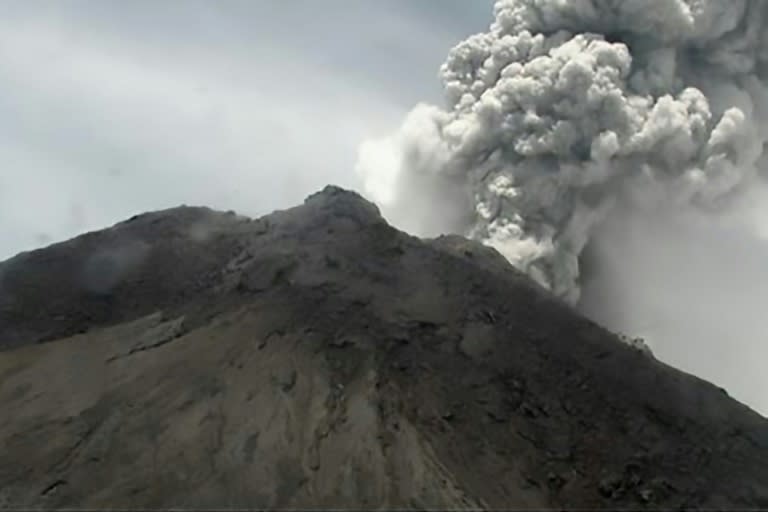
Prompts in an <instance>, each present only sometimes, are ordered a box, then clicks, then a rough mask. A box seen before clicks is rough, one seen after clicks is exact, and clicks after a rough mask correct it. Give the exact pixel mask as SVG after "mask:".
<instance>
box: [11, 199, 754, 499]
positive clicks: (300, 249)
mask: <svg viewBox="0 0 768 512" xmlns="http://www.w3.org/2000/svg"><path fill="white" fill-rule="evenodd" d="M124 247H129V248H132V249H131V250H129V251H128V252H129V253H130V257H129V258H123V259H122V260H121V259H120V257H114V258H113V257H112V256H110V258H111V259H109V258H108V259H109V261H111V262H113V263H114V261H117V260H120V261H128V264H127V265H126V266H125V268H121V269H120V271H119V272H115V269H114V266H110V265H111V264H110V265H106V266H103V268H102V267H99V268H102V270H104V269H106V270H104V271H105V272H107V273H108V274H109V276H108V277H109V278H108V279H102V275H101V274H100V272H101V271H100V272H96V273H94V271H93V267H88V265H90V264H91V262H93V261H94V259H93V258H95V257H96V256H94V255H104V254H107V255H115V254H117V255H121V254H122V253H121V249H120V248H124ZM136 248H141V250H136ZM137 255H138V256H137ZM139 256H140V257H139ZM121 257H122V256H121ZM98 258H101V256H98ZM98 258H97V259H98ZM99 261H101V260H99ZM84 265H85V266H86V267H87V268H88V269H89V270H88V271H86V272H85V273H84V272H83V269H84V268H85V267H84ZM99 265H101V263H100V264H99ZM0 274H2V275H3V280H2V295H0V347H2V351H1V352H0V405H1V406H2V409H3V411H4V414H3V418H4V419H3V420H2V421H0V440H2V446H3V450H2V451H0V504H2V506H3V507H5V508H58V507H66V508H73V507H78V508H80V507H84V508H100V507H110V508H115V507H118V508H187V507H189V508H192V507H194V508H207V507H211V508H221V507H233V508H291V509H298V508H316V507H320V508H345V507H346V508H381V507H384V508H412V507H415V508H431V509H436V508H439V509H456V508H474V509H477V508H505V509H510V508H531V509H545V508H570V507H575V508H590V509H600V508H604V509H610V510H615V509H617V508H640V509H641V508H649V509H670V508H681V507H686V508H688V507H705V508H760V507H763V508H764V507H767V506H768V463H767V462H766V461H768V422H767V421H766V420H765V418H762V417H761V416H759V415H758V414H756V413H754V412H753V411H751V410H750V409H749V408H747V407H745V406H743V405H742V404H740V403H738V402H736V401H734V400H732V399H731V398H729V397H728V396H727V395H726V394H724V393H723V392H722V390H720V389H719V388H717V387H715V386H713V385H711V384H709V383H707V382H704V381H702V380H700V379H697V378H695V377H693V376H690V375H687V374H684V373H682V372H680V371H677V370H675V369H673V368H670V367H668V366H666V365H664V364H662V363H660V362H659V361H657V360H655V359H654V358H653V357H652V355H650V354H648V353H646V352H644V351H642V350H638V349H637V348H635V347H633V346H630V345H629V344H627V343H625V342H622V341H621V340H620V339H619V338H618V337H617V336H615V335H613V334H611V333H609V332H607V331H606V330H604V329H602V328H600V327H599V326H597V325H595V324H594V323H592V322H590V321H588V320H586V319H584V318H581V317H579V316H578V315H577V314H576V313H575V312H574V311H573V310H572V309H571V308H570V307H569V306H568V305H567V304H565V303H564V302H562V301H560V300H558V299H556V298H554V297H553V296H552V295H551V294H549V293H548V292H547V291H545V290H544V289H543V288H542V287H541V286H539V285H538V284H536V283H534V282H533V281H531V280H529V279H528V278H527V277H526V276H524V275H523V274H522V273H520V272H518V271H516V270H514V269H513V268H512V267H511V266H510V265H509V264H507V262H506V261H505V260H504V258H503V257H501V255H499V254H498V253H497V252H496V251H494V250H493V249H489V248H487V247H483V246H481V245H479V244H476V243H474V242H471V241H468V240H466V239H463V238H460V237H455V236H451V237H441V238H438V239H434V240H420V239H417V238H414V237H411V236H408V235H406V234H404V233H401V232H399V231H397V230H395V229H393V228H392V227H390V226H388V225H387V224H386V222H384V220H383V219H382V218H381V216H380V215H379V214H378V211H377V209H376V207H375V206H373V205H372V204H370V203H368V202H366V201H364V200H363V199H362V198H361V197H359V196H358V195H356V194H354V193H352V192H347V191H344V190H341V189H338V188H335V187H328V188H326V189H324V190H323V191H322V192H319V193H317V194H315V195H313V196H311V197H310V198H308V199H307V200H306V201H305V203H304V204H303V205H301V206H298V207H296V208H292V209H289V210H285V211H279V212H275V213H273V214H271V215H269V216H266V217H264V218H261V219H257V220H250V219H244V218H241V217H238V216H236V215H232V214H224V213H218V212H215V211H212V210H209V209H205V208H189V207H182V208H176V209H171V210H165V211H161V212H155V213H149V214H144V215H140V216H137V217H135V218H133V219H132V220H130V221H128V222H124V223H121V224H118V225H116V226H114V227H112V228H110V229H107V230H103V231H100V232H95V233H89V234H86V235H83V236H81V237H78V238H76V239H74V240H70V241H68V242H65V243H62V244H57V245H53V246H51V247H48V248H46V249H42V250H39V251H33V252H30V253H24V254H20V255H18V256H17V257H15V258H12V259H11V260H8V261H6V262H4V263H0ZM94 283H97V284H99V286H96V287H94ZM105 283H106V285H105ZM102 285H103V286H102Z"/></svg>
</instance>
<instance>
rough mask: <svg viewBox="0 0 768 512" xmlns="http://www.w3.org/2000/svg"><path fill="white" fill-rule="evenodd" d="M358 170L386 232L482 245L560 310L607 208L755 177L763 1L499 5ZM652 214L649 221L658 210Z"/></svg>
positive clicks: (699, 199)
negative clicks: (433, 92)
mask: <svg viewBox="0 0 768 512" xmlns="http://www.w3.org/2000/svg"><path fill="white" fill-rule="evenodd" d="M494 15H495V19H494V21H493V23H492V24H491V26H490V29H489V30H488V32H485V33H481V34H477V35H474V36H472V37H469V38H468V39H466V40H465V41H463V42H461V43H459V44H458V45H457V46H456V47H455V48H453V49H452V50H451V51H450V53H449V55H448V58H447V60H446V62H445V63H444V64H443V65H442V67H441V69H440V76H441V78H442V82H443V85H444V89H445V97H446V104H445V105H444V106H443V107H438V106H433V105H426V104H421V105H418V106H417V107H415V108H414V109H413V110H412V111H411V113H410V114H409V115H408V116H407V119H406V120H405V122H404V123H403V125H402V127H401V128H400V129H399V131H398V132H397V133H395V134H394V135H392V136H391V137H389V138H386V139H383V140H375V141H368V142H366V143H364V144H363V145H362V147H361V149H360V156H359V161H358V171H359V172H360V173H361V174H362V176H363V177H364V179H365V186H366V190H367V193H368V194H369V195H370V196H371V197H372V198H373V199H374V200H375V201H377V202H378V203H379V204H380V205H381V206H382V209H383V211H384V213H385V215H387V216H388V217H389V218H390V220H392V221H393V222H395V223H396V224H399V225H401V226H402V227H404V228H406V229H410V230H412V231H416V232H417V233H418V234H430V232H436V231H459V232H464V233H465V234H467V235H469V236H471V237H473V238H475V239H478V240H481V241H483V242H484V243H486V244H488V245H491V246H493V247H495V248H497V249H498V250H499V251H500V252H501V253H502V254H504V255H505V256H506V257H507V258H508V259H509V260H510V261H511V262H512V263H513V264H514V265H516V266H517V267H519V268H521V269H523V270H524V271H526V272H527V273H528V274H529V275H530V276H532V277H533V278H534V279H536V280H537V281H539V282H540V283H541V284H542V285H544V286H546V287H548V288H549V289H551V290H552V291H553V292H555V293H556V294H558V295H560V296H562V297H564V298H565V299H566V300H569V301H571V302H572V303H576V302H577V301H578V299H579V296H580V283H581V280H580V257H581V255H582V253H583V251H584V249H585V247H586V246H587V244H588V243H589V242H590V240H591V239H592V237H593V235H594V233H595V231H596V230H597V229H598V228H599V226H600V225H601V224H603V223H604V221H605V220H606V219H607V218H608V216H610V215H611V214H612V212H615V211H616V209H617V208H618V206H617V205H620V206H621V207H622V209H623V210H626V209H627V208H632V209H635V210H645V211H653V212H659V211H664V210H665V209H669V210H670V211H673V210H674V211H677V210H680V209H691V210H695V211H700V212H703V213H702V214H705V213H707V212H720V211H722V210H724V209H728V207H729V204H730V203H732V202H733V201H734V197H739V195H740V194H741V192H742V191H743V190H744V189H745V188H747V187H749V186H750V184H751V183H752V182H753V180H754V179H756V177H757V175H758V169H760V168H761V167H763V165H762V164H763V163H764V160H765V155H764V145H765V143H766V141H768V89H767V88H766V81H765V80H766V77H768V75H767V74H766V72H767V71H768V67H767V66H766V63H767V61H768V32H767V31H764V30H763V27H764V26H765V23H766V21H768V20H767V19H766V17H767V16H768V2H765V1H763V0H728V1H723V0H569V1H563V0H498V1H497V2H496V4H495V6H494ZM662 218H663V216H662Z"/></svg>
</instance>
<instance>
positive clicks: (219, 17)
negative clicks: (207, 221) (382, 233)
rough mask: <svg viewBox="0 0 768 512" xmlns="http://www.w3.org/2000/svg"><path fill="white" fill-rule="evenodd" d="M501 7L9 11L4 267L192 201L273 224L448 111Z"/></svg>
mask: <svg viewBox="0 0 768 512" xmlns="http://www.w3.org/2000/svg"><path fill="white" fill-rule="evenodd" d="M491 3H492V2H491V1H490V0H489V1H487V2H463V1H459V0H451V1H441V2H418V1H415V2H414V1H411V0H390V1H387V2H379V1H372V0H365V1H363V0H326V1H323V2H317V1H315V0H294V1H291V2H272V1H250V0H243V1H240V0H227V1H222V2H208V1H198V0H187V1H183V2H182V1H173V0H168V1H163V2H157V1H154V0H132V1H130V2H125V1H122V0H106V1H99V2H92V1H78V0H65V1H43V0H39V1H33V2H29V1H27V0H23V1H15V0H10V1H6V2H4V8H3V11H4V12H3V16H2V18H0V234H1V235H0V260H2V259H5V258H8V257H10V256H12V255H14V254H16V253H18V252H20V251H23V250H28V249H33V248H37V247H41V246H45V245H48V244H49V243H52V242H56V241H60V240H64V239H67V238H70V237H72V236H75V235H77V234H79V233H82V232H85V231H89V230H94V229H100V228H103V227H107V226H109V225H112V224H114V223H116V222H119V221H121V220H124V219H125V218H127V217H130V216H131V215H133V214H135V213H140V212H143V211H148V210H156V209H161V208H168V207H173V206H177V205H180V204H188V205H205V206H210V207H213V208H217V209H222V210H228V209H233V210H236V211H238V212H240V213H243V214H246V215H252V216H258V215H261V214H264V213H268V212H270V211H272V210H274V209H279V208H286V207H290V206H292V205H294V204H296V203H299V202H301V201H302V200H303V198H304V197H305V196H307V195H308V194H310V193H312V192H314V191H316V190H318V189H320V188H322V187H323V186H324V185H326V184H329V183H334V184H337V185H341V186H344V187H348V188H353V189H360V183H359V178H358V176H357V175H356V174H355V172H354V164H355V160H356V158H357V149H358V146H359V144H360V143H361V141H362V140H364V139H366V138H369V137H372V136H377V135H380V134H384V133H386V132H388V131H389V130H391V129H392V127H393V126H396V125H397V124H398V123H399V121H400V119H401V118H402V116H403V115H404V114H405V112H407V111H408V110H409V109H410V108H411V107H412V106H413V104H414V103H416V102H418V101H421V100H429V101H440V100H441V91H440V84H439V81H438V78H437V71H438V67H439V65H440V64H441V63H442V61H443V60H444V57H445V54H446V52H447V50H448V49H449V48H450V47H451V46H453V45H454V44H455V43H457V42H458V41H460V40H461V39H463V38H465V37H466V36H467V35H469V34H472V33H475V32H479V31H481V30H484V29H485V28H486V27H487V25H488V23H489V21H490V19H491Z"/></svg>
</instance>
